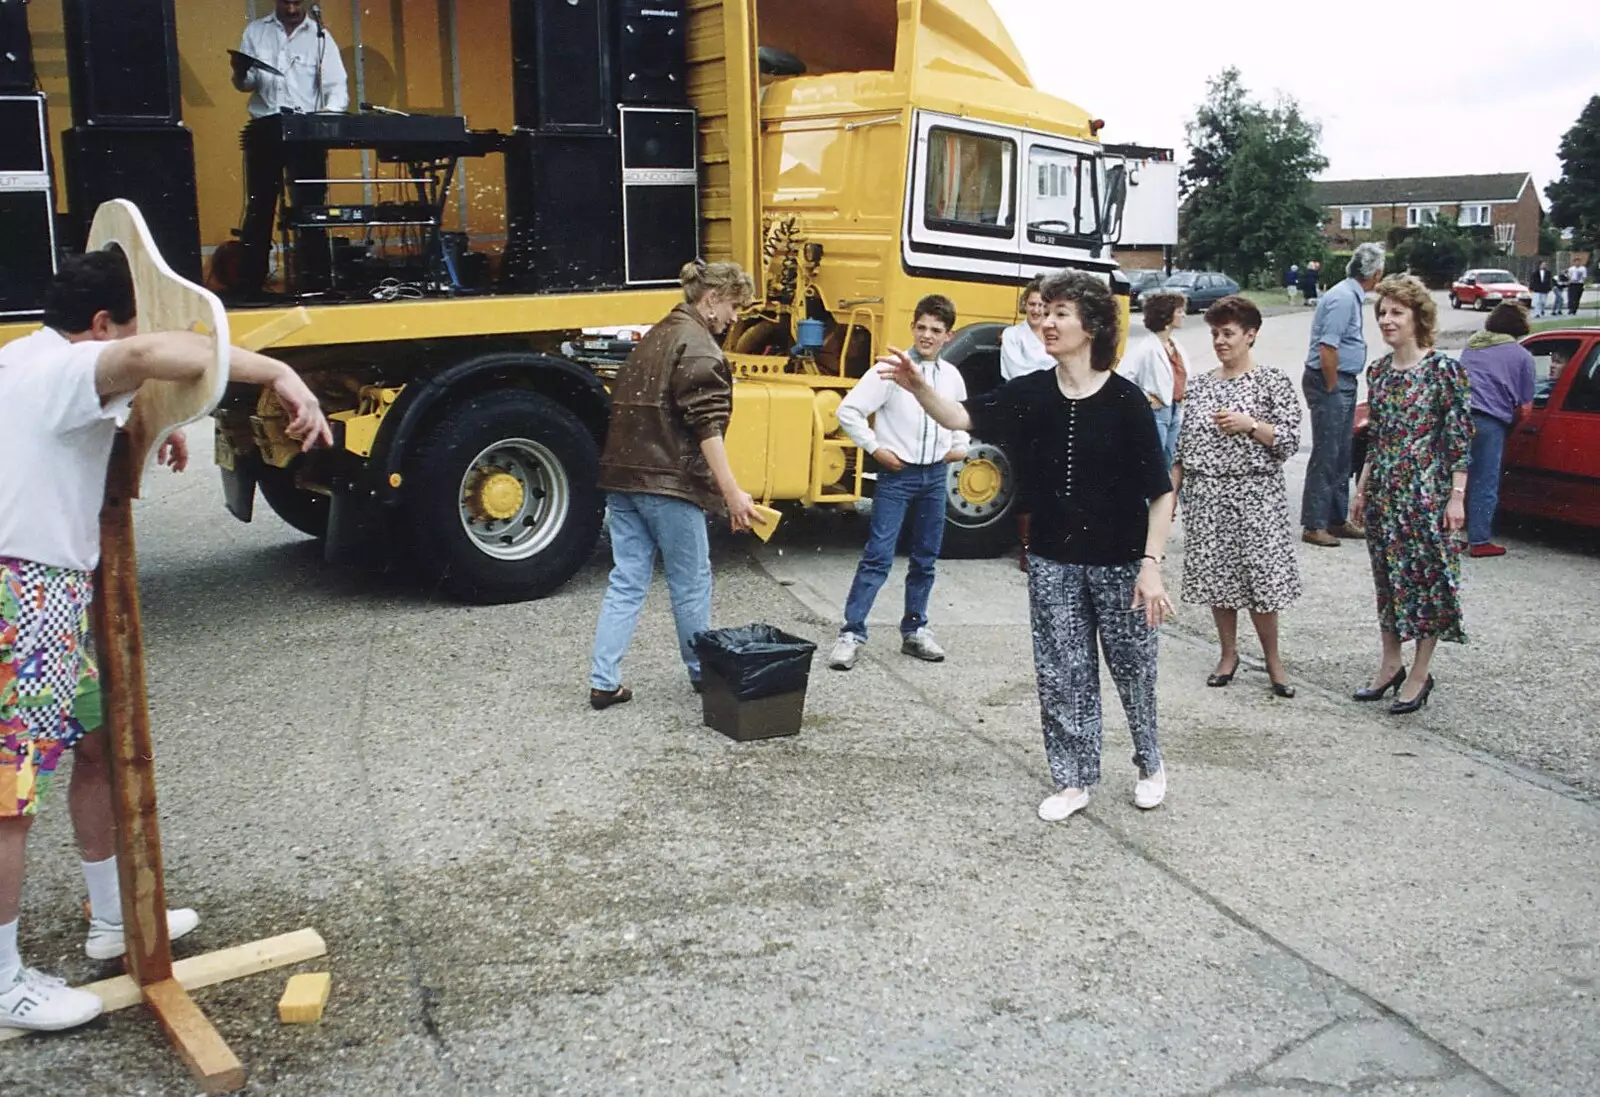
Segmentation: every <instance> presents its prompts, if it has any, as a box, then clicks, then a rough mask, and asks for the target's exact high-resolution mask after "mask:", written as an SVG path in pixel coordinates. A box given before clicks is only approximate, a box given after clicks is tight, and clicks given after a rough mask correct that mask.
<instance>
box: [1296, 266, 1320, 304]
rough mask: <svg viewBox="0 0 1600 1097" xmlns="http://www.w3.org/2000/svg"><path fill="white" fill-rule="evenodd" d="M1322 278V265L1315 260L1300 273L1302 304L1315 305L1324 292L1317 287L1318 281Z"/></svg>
mask: <svg viewBox="0 0 1600 1097" xmlns="http://www.w3.org/2000/svg"><path fill="white" fill-rule="evenodd" d="M1321 276H1322V263H1321V262H1320V261H1319V260H1316V259H1313V260H1311V262H1309V263H1307V264H1306V265H1305V267H1304V268H1302V269H1301V271H1300V300H1301V303H1302V304H1307V305H1314V304H1316V303H1317V297H1318V296H1319V295H1320V294H1321V292H1322V290H1321V288H1320V287H1319V286H1318V285H1317V279H1318V278H1320V277H1321Z"/></svg>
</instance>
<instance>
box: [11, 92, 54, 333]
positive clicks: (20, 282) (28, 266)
mask: <svg viewBox="0 0 1600 1097" xmlns="http://www.w3.org/2000/svg"><path fill="white" fill-rule="evenodd" d="M46 141H47V138H46V137H45V113H44V96H42V95H4V96H0V319H17V318H20V317H25V316H37V315H39V314H40V313H41V312H43V311H44V294H45V289H46V288H47V287H48V286H49V284H50V277H51V275H53V274H55V270H56V228H55V209H54V193H55V192H54V188H53V187H52V186H51V183H50V169H49V156H48V146H47V144H46Z"/></svg>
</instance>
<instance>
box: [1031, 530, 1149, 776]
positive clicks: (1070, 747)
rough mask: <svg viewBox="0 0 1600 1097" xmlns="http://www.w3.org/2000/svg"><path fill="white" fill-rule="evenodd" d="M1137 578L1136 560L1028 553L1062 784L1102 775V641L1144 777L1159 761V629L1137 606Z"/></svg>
mask: <svg viewBox="0 0 1600 1097" xmlns="http://www.w3.org/2000/svg"><path fill="white" fill-rule="evenodd" d="M1138 578H1139V565H1138V564H1124V565H1119V566H1115V567H1085V566H1081V565H1077V564H1061V563H1057V562H1056V561H1054V560H1046V559H1043V558H1041V557H1038V556H1030V557H1029V558H1028V602H1029V606H1030V608H1031V612H1032V621H1033V659H1034V666H1035V667H1036V669H1037V671H1038V676H1039V713H1040V716H1041V718H1042V720H1043V723H1044V752H1045V757H1046V758H1047V759H1048V760H1049V762H1050V776H1051V777H1052V778H1053V779H1054V780H1055V783H1056V787H1057V788H1088V787H1089V786H1091V785H1095V784H1099V782H1100V744H1101V738H1102V731H1103V729H1102V727H1101V718H1100V657H1099V649H1100V648H1104V649H1105V654H1106V664H1107V665H1108V666H1109V667H1110V668H1111V678H1112V680H1113V681H1115V682H1116V684H1117V693H1118V694H1120V695H1121V697H1122V709H1123V711H1124V712H1125V713H1127V716H1128V727H1129V729H1130V730H1131V731H1132V732H1133V764H1134V765H1136V766H1138V767H1139V774H1140V776H1148V775H1149V774H1152V773H1154V772H1155V771H1156V770H1158V769H1160V768H1161V744H1160V741H1159V740H1158V738H1157V736H1156V648H1157V633H1156V630H1155V629H1153V628H1151V627H1150V626H1149V625H1148V624H1146V623H1145V619H1144V611H1143V610H1142V609H1140V610H1134V609H1133V588H1134V584H1135V583H1136V582H1137V581H1138ZM1097 641H1098V643H1097Z"/></svg>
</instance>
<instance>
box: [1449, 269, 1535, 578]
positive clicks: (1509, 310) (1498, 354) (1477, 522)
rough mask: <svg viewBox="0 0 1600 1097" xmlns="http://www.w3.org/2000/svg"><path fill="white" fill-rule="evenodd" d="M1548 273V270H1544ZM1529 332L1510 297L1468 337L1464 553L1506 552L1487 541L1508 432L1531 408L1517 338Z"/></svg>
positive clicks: (1531, 375)
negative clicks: (1469, 389)
mask: <svg viewBox="0 0 1600 1097" xmlns="http://www.w3.org/2000/svg"><path fill="white" fill-rule="evenodd" d="M1546 273H1548V272H1546ZM1527 334H1528V314H1527V313H1526V312H1524V311H1523V309H1522V306H1521V305H1518V304H1516V303H1514V302H1511V301H1506V302H1504V303H1503V304H1500V305H1497V306H1495V310H1494V311H1493V312H1491V313H1490V314H1489V319H1488V320H1486V321H1484V324H1483V330H1482V331H1480V332H1475V333H1474V334H1473V336H1472V338H1471V339H1469V340H1467V349H1466V350H1465V351H1463V352H1462V354H1461V367H1462V368H1463V369H1465V370H1466V371H1467V379H1468V380H1469V381H1470V382H1471V386H1472V451H1471V455H1470V457H1469V460H1468V463H1467V554H1468V555H1469V556H1479V557H1482V556H1504V555H1505V554H1506V550H1505V548H1504V547H1503V546H1501V545H1497V544H1495V543H1494V542H1493V541H1492V540H1490V537H1491V535H1492V534H1493V532H1494V513H1495V511H1496V510H1498V509H1499V507H1500V468H1501V465H1502V463H1503V462H1504V460H1505V451H1506V436H1507V435H1508V434H1510V433H1511V428H1512V427H1514V426H1515V425H1516V423H1517V420H1518V419H1521V418H1522V417H1523V416H1525V415H1527V414H1528V412H1530V411H1531V410H1533V391H1534V381H1535V374H1536V372H1537V370H1536V369H1535V366H1534V361H1533V355H1532V354H1531V353H1529V351H1528V348H1527V347H1525V346H1523V345H1522V344H1521V343H1519V342H1518V341H1517V340H1519V339H1521V338H1522V337H1523V336H1524V335H1527Z"/></svg>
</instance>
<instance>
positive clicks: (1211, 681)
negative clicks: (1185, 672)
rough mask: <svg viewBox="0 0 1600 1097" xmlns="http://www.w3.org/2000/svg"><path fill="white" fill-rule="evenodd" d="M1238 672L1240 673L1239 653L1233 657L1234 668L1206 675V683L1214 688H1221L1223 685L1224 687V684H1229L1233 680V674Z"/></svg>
mask: <svg viewBox="0 0 1600 1097" xmlns="http://www.w3.org/2000/svg"><path fill="white" fill-rule="evenodd" d="M1238 673H1239V657H1238V656H1237V655H1235V656H1234V657H1233V669H1232V670H1230V671H1229V672H1228V673H1226V674H1212V675H1208V676H1207V677H1206V685H1208V686H1210V687H1211V688H1212V689H1220V688H1221V687H1223V686H1225V685H1227V684H1229V683H1230V682H1232V681H1233V676H1234V675H1235V674H1238Z"/></svg>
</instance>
